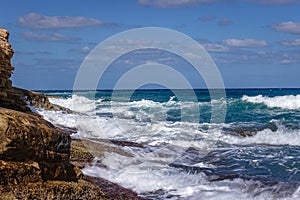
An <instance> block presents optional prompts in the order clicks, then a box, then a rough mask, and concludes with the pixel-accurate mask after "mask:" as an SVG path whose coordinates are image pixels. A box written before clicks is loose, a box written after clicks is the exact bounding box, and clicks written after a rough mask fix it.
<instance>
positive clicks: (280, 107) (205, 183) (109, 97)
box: [38, 89, 300, 200]
mask: <svg viewBox="0 0 300 200" xmlns="http://www.w3.org/2000/svg"><path fill="white" fill-rule="evenodd" d="M42 92H44V93H46V94H48V95H55V96H59V97H61V98H50V101H51V102H52V103H55V104H59V105H62V106H65V107H68V108H70V109H72V110H75V111H77V113H73V114H68V113H63V112H58V111H44V110H38V112H40V113H41V114H42V115H43V116H44V117H45V118H46V119H47V120H49V121H51V122H53V123H54V124H57V125H60V126H64V127H70V128H76V129H77V132H76V133H75V134H74V135H73V137H79V138H85V139H90V140H95V141H97V139H99V138H101V139H107V138H108V139H112V140H120V141H129V142H135V143H139V144H142V145H143V147H137V146H116V145H114V144H110V145H112V146H114V147H116V148H120V149H121V150H123V151H126V152H128V153H129V154H130V155H131V156H124V155H120V154H117V153H115V152H106V154H105V156H104V157H101V158H98V161H97V162H95V165H91V166H86V167H85V168H84V169H83V172H84V173H86V174H88V175H92V176H99V177H103V178H106V179H109V180H111V181H113V182H116V183H118V184H120V185H123V186H124V187H128V188H131V189H133V190H134V191H136V192H137V193H139V194H140V195H141V196H145V197H147V198H151V199H197V200H198V199H299V198H300V89H227V90H226V91H225V92H226V96H222V95H220V98H214V99H212V98H211V92H214V94H218V93H220V94H221V93H222V91H218V90H214V91H208V90H194V91H190V90H136V91H129V90H127V91H126V90H123V91H109V90H106V91H96V92H93V91H82V92H76V93H73V92H72V91H42ZM217 96H218V95H217ZM212 119H214V120H212ZM99 162H101V163H102V164H103V165H105V166H106V167H101V166H103V165H99ZM97 163H98V164H97Z"/></svg>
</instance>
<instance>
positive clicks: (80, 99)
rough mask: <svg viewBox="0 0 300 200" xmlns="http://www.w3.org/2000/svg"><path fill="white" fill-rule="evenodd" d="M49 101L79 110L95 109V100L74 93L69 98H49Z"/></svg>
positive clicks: (88, 110)
mask: <svg viewBox="0 0 300 200" xmlns="http://www.w3.org/2000/svg"><path fill="white" fill-rule="evenodd" d="M49 101H50V102H51V103H53V104H56V105H60V106H62V107H65V108H68V109H70V110H73V111H77V112H90V111H94V110H95V101H94V100H91V99H88V98H86V97H84V96H78V95H72V97H71V98H68V99H63V98H49ZM100 101H101V100H100Z"/></svg>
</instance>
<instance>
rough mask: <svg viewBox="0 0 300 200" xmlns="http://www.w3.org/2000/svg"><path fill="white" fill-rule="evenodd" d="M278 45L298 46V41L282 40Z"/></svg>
mask: <svg viewBox="0 0 300 200" xmlns="http://www.w3.org/2000/svg"><path fill="white" fill-rule="evenodd" d="M280 43H281V44H282V45H285V46H300V39H295V40H282V41H281V42H280Z"/></svg>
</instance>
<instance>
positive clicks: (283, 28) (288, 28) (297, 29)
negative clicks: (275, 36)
mask: <svg viewBox="0 0 300 200" xmlns="http://www.w3.org/2000/svg"><path fill="white" fill-rule="evenodd" d="M272 28H273V29H274V30H276V31H278V32H285V33H294V34H300V22H282V23H279V24H275V25H273V26H272Z"/></svg>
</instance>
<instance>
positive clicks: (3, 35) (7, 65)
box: [0, 28, 30, 112]
mask: <svg viewBox="0 0 300 200" xmlns="http://www.w3.org/2000/svg"><path fill="white" fill-rule="evenodd" d="M8 37H9V33H8V31H7V30H4V29H1V28H0V107H5V108H10V109H15V110H20V111H23V112H29V111H30V109H29V108H28V107H27V106H26V103H25V102H24V101H23V99H22V98H20V96H19V95H18V94H15V93H14V91H13V87H12V82H11V80H10V77H11V74H12V72H13V70H14V67H13V66H11V62H10V60H11V58H12V56H13V54H14V51H13V49H12V48H11V45H10V44H9V42H8Z"/></svg>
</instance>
